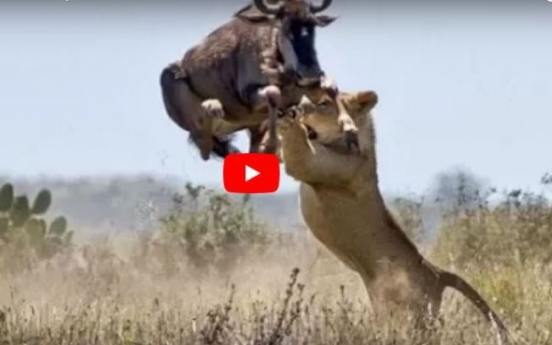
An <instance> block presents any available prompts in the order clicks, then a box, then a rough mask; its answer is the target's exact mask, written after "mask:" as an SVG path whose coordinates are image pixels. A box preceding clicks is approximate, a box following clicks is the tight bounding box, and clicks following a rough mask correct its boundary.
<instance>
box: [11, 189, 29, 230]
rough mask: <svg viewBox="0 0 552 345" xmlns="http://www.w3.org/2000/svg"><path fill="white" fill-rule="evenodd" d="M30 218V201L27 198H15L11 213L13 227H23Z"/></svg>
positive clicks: (23, 196)
mask: <svg viewBox="0 0 552 345" xmlns="http://www.w3.org/2000/svg"><path fill="white" fill-rule="evenodd" d="M30 216H31V209H30V208H29V199H28V198H27V196H25V195H20V196H17V197H15V199H14V200H13V204H12V208H11V211H10V218H11V221H12V223H13V226H14V227H16V228H19V227H21V226H23V224H25V222H26V221H27V219H29V217H30Z"/></svg>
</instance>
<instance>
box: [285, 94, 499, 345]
mask: <svg viewBox="0 0 552 345" xmlns="http://www.w3.org/2000/svg"><path fill="white" fill-rule="evenodd" d="M338 97H339V99H341V101H342V102H343V104H344V106H345V107H346V108H347V111H348V113H349V114H350V115H351V117H352V119H353V121H354V122H355V124H356V126H357V127H358V129H359V135H358V140H359V149H358V150H349V149H347V148H346V147H345V145H344V144H343V134H342V133H341V132H340V129H339V126H338V124H337V121H336V120H337V117H338V110H337V109H336V106H335V104H333V103H331V101H329V100H326V101H323V102H321V103H318V104H313V103H312V102H309V101H308V100H305V101H303V102H302V103H301V106H300V107H299V111H298V112H296V113H297V114H298V115H297V116H296V117H295V119H292V118H291V116H288V117H284V118H282V119H281V120H280V121H279V123H278V127H279V131H278V132H279V136H280V139H281V145H282V146H281V150H282V153H283V159H284V166H285V171H286V172H287V174H288V175H290V176H291V177H293V178H295V179H297V180H299V181H300V191H299V196H300V208H301V213H302V215H303V218H304V220H305V222H306V224H307V226H308V228H309V229H310V231H311V232H312V233H313V235H314V236H315V237H316V238H317V239H318V240H319V241H320V242H321V243H322V244H324V245H325V246H326V247H327V248H328V249H329V250H330V251H331V252H332V253H333V254H335V255H336V256H337V257H338V258H339V259H340V260H341V261H342V262H343V263H345V264H346V265H347V266H348V267H349V268H350V269H352V270H354V271H356V272H357V273H358V274H359V275H360V277H361V278H362V280H363V282H364V284H365V286H366V289H367V291H368V295H369V297H370V300H371V304H372V307H373V309H374V311H375V314H376V317H377V318H381V319H385V320H390V317H391V314H395V316H397V315H398V314H401V312H403V311H405V312H406V314H408V315H409V316H413V320H415V324H414V327H416V328H417V329H419V330H423V331H427V327H428V325H429V324H428V323H427V321H430V322H431V321H432V320H433V321H434V320H436V319H437V316H438V313H439V309H440V305H441V300H442V296H443V290H444V289H445V288H446V287H452V288H454V289H456V290H458V291H459V292H461V293H462V294H463V295H464V296H466V297H467V298H468V299H469V300H470V301H471V302H473V303H474V304H475V306H476V307H477V308H478V309H479V310H480V311H481V312H482V313H483V315H484V316H485V317H486V318H487V320H489V321H492V324H493V325H494V326H495V327H496V328H497V330H498V332H497V336H498V341H499V343H504V342H505V341H506V339H507V331H506V328H505V326H504V324H503V323H502V321H501V320H500V318H499V317H498V316H497V314H496V313H495V312H494V311H493V310H492V309H491V308H490V307H489V305H488V304H487V302H485V300H484V299H483V298H482V297H481V296H480V294H479V293H478V292H477V291H476V290H475V289H474V288H473V287H472V286H471V285H469V284H468V283H467V282H466V281H465V280H464V279H462V278H461V277H459V276H458V275H456V274H454V273H450V272H447V271H444V270H441V269H439V268H437V267H435V266H433V265H432V264H431V263H429V262H428V261H427V260H426V259H425V258H424V257H423V256H422V255H421V254H420V252H419V251H418V249H417V248H416V246H415V245H414V244H413V243H412V242H411V241H410V239H409V238H408V237H407V236H406V234H405V233H404V232H403V230H402V229H401V227H400V226H399V225H398V223H397V222H396V221H395V220H394V218H393V217H392V215H391V213H390V212H389V211H388V209H387V207H386V205H385V203H384V200H383V198H382V195H381V192H380V190H379V187H378V174H377V162H376V149H375V135H374V125H373V121H372V115H371V110H372V109H373V108H374V107H375V105H376V104H377V102H378V96H377V94H376V93H374V92H371V91H365V92H359V93H340V94H339V96H338ZM309 136H310V137H311V138H314V137H316V138H315V139H313V140H309ZM391 319H392V318H391Z"/></svg>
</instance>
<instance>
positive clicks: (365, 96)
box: [355, 91, 378, 109]
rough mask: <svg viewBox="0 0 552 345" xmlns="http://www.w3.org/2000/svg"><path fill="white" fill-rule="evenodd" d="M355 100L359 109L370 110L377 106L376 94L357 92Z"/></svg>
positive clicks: (372, 92)
mask: <svg viewBox="0 0 552 345" xmlns="http://www.w3.org/2000/svg"><path fill="white" fill-rule="evenodd" d="M355 98H356V101H357V102H358V104H359V105H360V107H361V108H368V109H372V108H374V107H375V106H376V104H378V94H377V93H375V92H374V91H360V92H357V94H356V97H355Z"/></svg>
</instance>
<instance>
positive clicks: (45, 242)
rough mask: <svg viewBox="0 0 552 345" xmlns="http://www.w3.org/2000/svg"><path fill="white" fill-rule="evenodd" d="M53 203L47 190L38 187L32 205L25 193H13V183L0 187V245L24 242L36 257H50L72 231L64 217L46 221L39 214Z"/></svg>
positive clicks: (69, 242) (67, 241)
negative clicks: (39, 189)
mask: <svg viewBox="0 0 552 345" xmlns="http://www.w3.org/2000/svg"><path fill="white" fill-rule="evenodd" d="M51 204H52V194H51V192H50V191H49V190H47V189H43V190H41V191H40V192H39V193H38V194H37V196H36V198H35V199H34V201H33V203H32V206H31V205H30V203H29V198H28V197H27V196H26V195H15V194H14V188H13V185H12V184H9V183H7V184H4V185H3V186H1V187H0V248H1V246H2V245H10V244H12V245H16V246H18V247H21V244H22V243H23V244H24V245H25V246H27V247H29V248H31V249H33V250H34V251H35V252H36V253H37V254H38V255H39V257H42V258H44V257H51V256H53V255H55V254H56V253H58V252H59V251H60V250H62V249H63V248H65V247H67V246H69V245H70V244H71V240H72V237H73V232H72V231H67V227H68V225H67V219H66V218H65V217H63V216H59V217H57V218H55V219H54V220H53V221H52V222H51V223H50V224H49V225H48V223H47V222H46V220H45V219H42V218H41V217H40V216H43V215H44V214H46V212H47V211H48V209H49V208H50V206H51Z"/></svg>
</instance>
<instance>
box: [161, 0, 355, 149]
mask: <svg viewBox="0 0 552 345" xmlns="http://www.w3.org/2000/svg"><path fill="white" fill-rule="evenodd" d="M268 2H270V3H268ZM331 2H332V0H322V3H321V4H319V5H314V4H310V3H307V2H306V1H305V0H254V2H253V3H252V4H249V5H247V6H245V7H244V8H242V9H241V10H240V11H238V12H237V13H236V14H235V15H234V17H233V18H232V20H230V21H229V22H227V23H226V24H224V25H222V26H220V27H219V28H217V29H215V30H214V31H213V32H211V33H210V34H209V35H208V36H207V37H206V38H205V39H204V40H203V41H202V42H201V43H199V44H197V45H195V46H193V47H192V48H190V49H189V50H188V51H187V52H186V53H185V54H184V57H183V58H182V59H181V60H180V61H178V62H175V63H172V64H169V66H167V67H166V68H164V69H163V71H162V73H161V78H160V79H161V80H160V82H161V89H162V94H163V101H164V105H165V109H166V111H167V113H168V115H169V116H170V118H171V119H172V120H173V121H174V122H175V123H176V124H178V126H180V127H181V128H182V129H184V130H186V131H188V132H190V139H191V141H192V142H193V143H194V144H195V145H196V146H197V147H198V148H199V150H200V154H201V157H202V159H204V160H208V159H209V157H210V156H211V153H214V154H215V155H216V156H219V157H223V158H224V157H225V156H226V155H228V154H229V153H233V152H238V150H237V149H236V148H235V147H234V146H233V145H232V144H231V137H230V134H232V133H234V132H236V131H238V130H241V129H248V130H249V132H250V149H249V151H250V152H258V151H262V152H270V153H274V152H275V150H276V147H277V138H276V129H275V126H276V118H277V109H282V108H286V107H288V106H291V105H294V104H297V103H298V102H299V101H300V99H301V97H302V96H303V95H305V94H306V95H308V96H309V97H310V98H317V97H318V95H321V94H323V93H324V92H327V93H329V94H331V95H332V96H335V95H336V94H337V86H336V85H335V84H334V83H333V82H332V81H331V80H330V79H329V78H326V76H325V73H324V71H323V70H322V68H321V67H320V65H319V62H318V57H317V53H316V49H315V28H316V27H317V26H319V27H325V26H327V25H329V24H330V23H332V22H333V21H334V20H335V19H336V18H335V17H331V16H326V15H319V14H317V13H320V12H322V11H324V10H325V9H326V8H328V7H329V6H330V4H331ZM341 109H342V114H343V116H341V117H340V123H341V125H342V128H343V130H344V131H345V132H346V133H349V134H351V136H352V137H354V136H355V135H356V127H355V126H354V123H353V121H352V120H351V119H350V118H349V117H348V116H347V115H346V112H345V109H343V108H341ZM267 118H268V125H267V126H266V124H267V122H266V121H267ZM267 128H268V133H266V129H267ZM266 134H267V135H268V137H267V136H266ZM263 138H264V139H266V146H265V147H264V148H261V142H262V141H264V140H263Z"/></svg>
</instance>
